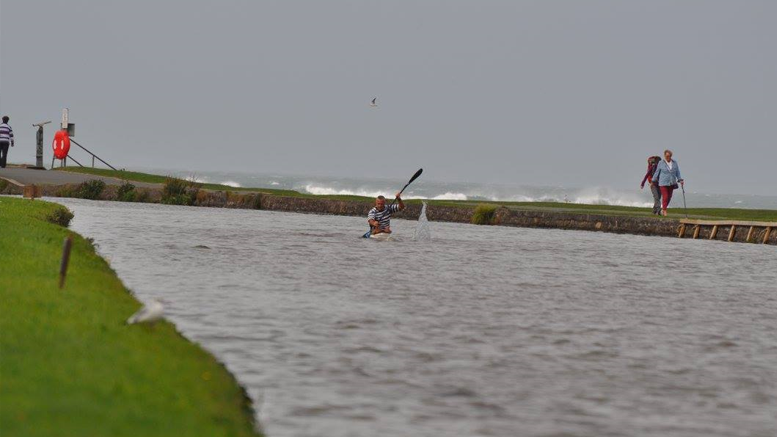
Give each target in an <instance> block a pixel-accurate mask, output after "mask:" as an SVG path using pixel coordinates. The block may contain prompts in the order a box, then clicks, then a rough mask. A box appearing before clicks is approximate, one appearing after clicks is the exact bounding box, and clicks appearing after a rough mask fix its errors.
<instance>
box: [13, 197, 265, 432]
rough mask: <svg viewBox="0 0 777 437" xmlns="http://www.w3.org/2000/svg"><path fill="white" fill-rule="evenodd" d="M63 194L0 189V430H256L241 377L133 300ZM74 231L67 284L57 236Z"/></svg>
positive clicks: (63, 236) (61, 238) (59, 240)
mask: <svg viewBox="0 0 777 437" xmlns="http://www.w3.org/2000/svg"><path fill="white" fill-rule="evenodd" d="M67 219H68V214H67V213H66V210H65V209H64V208H62V207H61V206H59V205H55V204H51V203H47V202H43V201H28V200H23V199H15V198H3V197H0V228H1V230H0V259H2V263H0V265H1V267H0V314H1V315H2V316H1V317H0V435H2V436H3V437H11V436H53V435H57V436H133V437H135V436H252V435H255V433H254V431H253V416H252V413H251V411H250V407H249V406H248V404H247V401H246V399H245V397H244V393H243V391H242V389H241V388H240V387H239V386H238V385H237V383H236V381H235V380H234V378H233V377H232V375H231V374H230V373H229V372H227V371H226V369H225V368H224V367H223V366H222V365H221V364H219V363H218V362H217V361H216V360H215V359H214V358H213V356H211V355H210V354H208V353H207V352H205V351H204V350H203V349H201V348H200V347H199V346H197V345H195V344H193V343H191V342H189V341H188V340H186V339H185V338H183V337H182V336H181V335H180V334H178V333H177V331H176V330H175V328H174V326H173V325H171V324H169V323H167V322H162V323H158V324H157V325H156V326H153V327H151V326H125V325H124V324H123V323H124V321H125V320H126V319H127V318H128V317H129V316H130V315H131V314H132V313H134V312H135V311H136V310H137V309H138V308H139V307H140V304H139V303H138V301H137V300H135V299H134V298H133V297H132V296H131V295H130V294H129V292H128V291H127V289H126V288H125V287H124V286H123V285H122V283H121V281H120V280H119V279H118V278H117V277H116V275H115V274H114V272H113V270H111V268H110V267H109V266H108V264H107V263H106V262H105V260H103V259H102V258H101V257H99V256H98V255H97V254H96V253H95V252H94V249H93V247H92V245H91V244H90V243H89V242H88V241H87V240H85V239H84V238H82V237H80V236H78V235H77V234H73V233H71V232H70V231H68V230H67V229H66V228H64V227H62V226H60V225H57V224H54V223H52V221H58V222H60V223H63V222H66V221H67ZM69 234H72V235H73V236H74V245H73V252H72V258H71V263H70V270H69V274H68V279H67V284H66V286H65V288H64V289H63V290H59V289H58V288H57V286H56V282H57V281H56V278H57V274H56V272H57V271H58V266H59V259H60V254H61V250H62V241H63V239H64V238H65V236H67V235H69Z"/></svg>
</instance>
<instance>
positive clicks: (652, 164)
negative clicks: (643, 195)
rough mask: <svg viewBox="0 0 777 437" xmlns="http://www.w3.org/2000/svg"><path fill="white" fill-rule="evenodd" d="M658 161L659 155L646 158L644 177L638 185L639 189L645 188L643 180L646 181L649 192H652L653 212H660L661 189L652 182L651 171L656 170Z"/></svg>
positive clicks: (659, 159)
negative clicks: (646, 164) (646, 165)
mask: <svg viewBox="0 0 777 437" xmlns="http://www.w3.org/2000/svg"><path fill="white" fill-rule="evenodd" d="M659 161H661V157H660V156H651V157H650V158H648V167H647V173H645V177H644V178H642V184H640V186H639V189H640V190H643V189H645V181H647V183H648V186H649V187H650V192H651V193H653V214H661V189H660V188H658V185H655V184H653V173H655V172H656V167H658V162H659Z"/></svg>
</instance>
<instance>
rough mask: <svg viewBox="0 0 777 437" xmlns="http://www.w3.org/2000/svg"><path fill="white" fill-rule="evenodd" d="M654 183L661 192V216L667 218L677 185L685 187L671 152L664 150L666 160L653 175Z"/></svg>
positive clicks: (663, 160) (657, 167)
mask: <svg viewBox="0 0 777 437" xmlns="http://www.w3.org/2000/svg"><path fill="white" fill-rule="evenodd" d="M653 183H654V184H656V185H658V188H659V189H660V190H661V215H663V216H666V208H667V207H669V202H671V201H672V193H673V192H674V190H675V189H676V188H678V186H677V184H680V185H683V186H684V185H685V181H684V180H683V177H682V175H680V165H679V164H677V161H675V160H674V159H672V151H671V150H664V159H662V160H661V161H660V162H659V163H658V165H657V166H656V171H655V173H653Z"/></svg>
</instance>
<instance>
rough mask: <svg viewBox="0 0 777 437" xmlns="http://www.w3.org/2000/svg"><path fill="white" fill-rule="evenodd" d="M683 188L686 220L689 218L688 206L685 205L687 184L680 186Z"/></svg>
mask: <svg viewBox="0 0 777 437" xmlns="http://www.w3.org/2000/svg"><path fill="white" fill-rule="evenodd" d="M680 186H681V187H682V188H683V208H684V209H685V218H688V205H687V204H686V203H685V184H680Z"/></svg>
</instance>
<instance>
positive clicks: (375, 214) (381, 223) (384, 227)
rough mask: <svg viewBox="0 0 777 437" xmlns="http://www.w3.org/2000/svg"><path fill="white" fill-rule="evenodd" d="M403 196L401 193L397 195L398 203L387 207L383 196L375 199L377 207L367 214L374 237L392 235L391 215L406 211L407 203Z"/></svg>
mask: <svg viewBox="0 0 777 437" xmlns="http://www.w3.org/2000/svg"><path fill="white" fill-rule="evenodd" d="M401 195H402V193H401V192H399V193H397V196H396V199H397V203H394V204H392V205H386V198H385V197H383V196H378V197H377V198H376V199H375V207H374V208H372V209H371V210H370V212H369V214H367V222H368V223H369V224H370V229H372V234H373V235H374V234H390V233H391V215H392V214H394V213H395V212H397V211H402V210H403V209H405V202H403V201H402V197H401Z"/></svg>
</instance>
